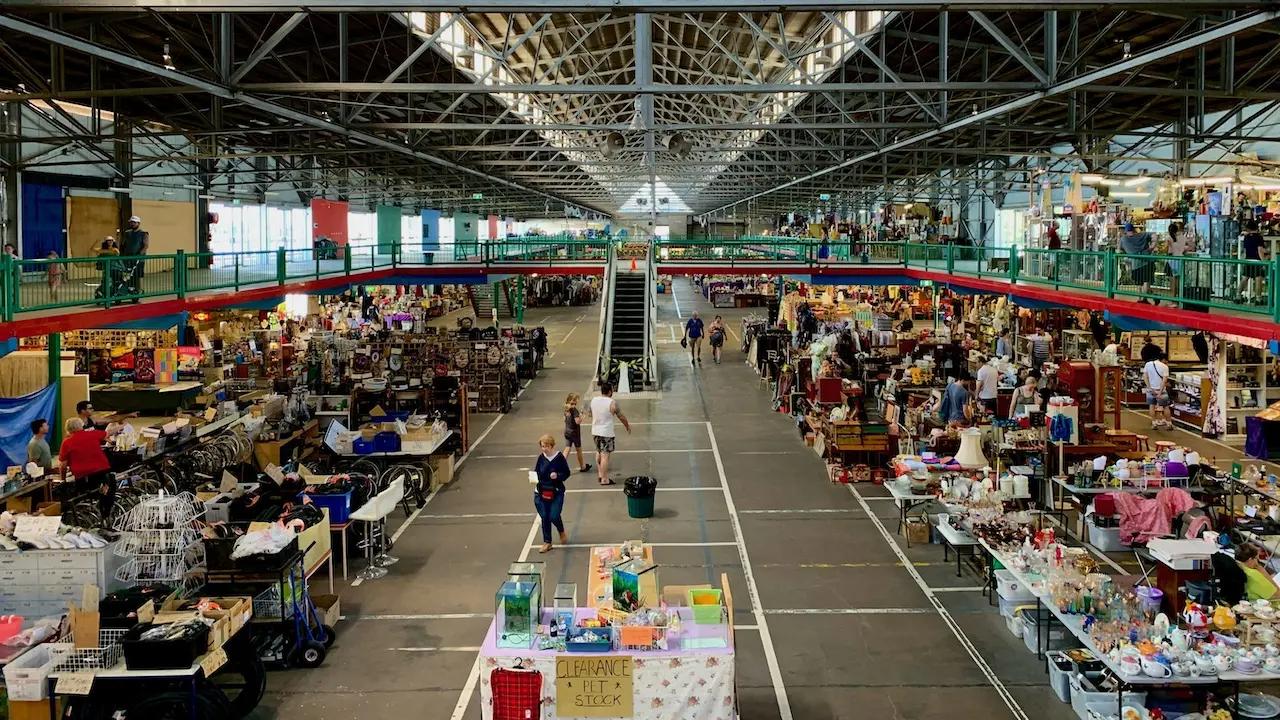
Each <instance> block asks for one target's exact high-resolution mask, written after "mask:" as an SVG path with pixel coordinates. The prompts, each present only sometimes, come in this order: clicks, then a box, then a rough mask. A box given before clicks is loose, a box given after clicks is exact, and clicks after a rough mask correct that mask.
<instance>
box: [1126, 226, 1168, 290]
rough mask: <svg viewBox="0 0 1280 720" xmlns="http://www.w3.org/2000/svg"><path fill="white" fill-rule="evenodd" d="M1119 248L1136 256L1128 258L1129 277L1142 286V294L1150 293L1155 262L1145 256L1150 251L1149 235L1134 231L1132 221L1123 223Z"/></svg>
mask: <svg viewBox="0 0 1280 720" xmlns="http://www.w3.org/2000/svg"><path fill="white" fill-rule="evenodd" d="M1120 250H1121V252H1123V253H1125V254H1127V255H1137V256H1138V257H1136V258H1132V259H1130V260H1129V277H1130V279H1131V280H1132V281H1133V282H1134V283H1135V284H1137V285H1141V286H1142V294H1143V295H1144V296H1145V295H1150V294H1151V281H1152V280H1154V279H1155V264H1154V263H1153V262H1152V260H1151V258H1150V257H1147V255H1149V254H1150V253H1151V235H1150V234H1149V233H1140V232H1136V231H1135V230H1134V229H1133V223H1125V226H1124V234H1123V235H1121V236H1120ZM1138 302H1141V303H1148V304H1150V302H1151V301H1150V300H1148V299H1147V298H1146V297H1143V298H1141V299H1139V300H1138ZM1156 304H1157V305H1158V304H1159V302H1157V303H1156Z"/></svg>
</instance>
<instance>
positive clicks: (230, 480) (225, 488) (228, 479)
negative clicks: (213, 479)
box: [218, 470, 239, 493]
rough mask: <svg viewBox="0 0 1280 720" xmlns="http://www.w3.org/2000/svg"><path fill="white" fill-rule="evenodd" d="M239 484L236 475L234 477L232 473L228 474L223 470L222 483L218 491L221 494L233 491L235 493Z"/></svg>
mask: <svg viewBox="0 0 1280 720" xmlns="http://www.w3.org/2000/svg"><path fill="white" fill-rule="evenodd" d="M238 482H239V481H238V480H236V476H235V475H232V474H231V473H229V472H227V471H226V470H223V471H222V481H221V482H220V483H219V484H218V491H219V492H224V493H229V492H232V491H234V490H235V489H236V486H237V483H238Z"/></svg>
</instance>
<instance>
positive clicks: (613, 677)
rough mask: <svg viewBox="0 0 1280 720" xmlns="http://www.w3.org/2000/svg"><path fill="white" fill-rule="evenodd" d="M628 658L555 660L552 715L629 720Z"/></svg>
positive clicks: (630, 696)
mask: <svg viewBox="0 0 1280 720" xmlns="http://www.w3.org/2000/svg"><path fill="white" fill-rule="evenodd" d="M632 693H633V686H632V684H631V658H630V657H607V656H599V655H597V656H574V655H559V656H557V657H556V715H559V716H560V717H572V718H583V717H602V718H603V717H607V718H629V717H631V714H632V703H631V700H632Z"/></svg>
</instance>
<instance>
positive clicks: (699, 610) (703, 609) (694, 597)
mask: <svg viewBox="0 0 1280 720" xmlns="http://www.w3.org/2000/svg"><path fill="white" fill-rule="evenodd" d="M720 595H721V592H720V591H719V590H715V589H706V588H703V589H700V590H689V591H688V597H689V609H690V610H692V611H693V622H694V623H695V624H697V625H719V624H720V623H721V622H723V621H724V612H723V608H724V605H723V604H722V603H721V600H720Z"/></svg>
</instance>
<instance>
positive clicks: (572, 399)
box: [564, 393, 591, 472]
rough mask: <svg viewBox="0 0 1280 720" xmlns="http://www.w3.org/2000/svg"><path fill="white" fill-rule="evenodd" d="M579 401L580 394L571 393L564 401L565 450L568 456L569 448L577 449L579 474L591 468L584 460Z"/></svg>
mask: <svg viewBox="0 0 1280 720" xmlns="http://www.w3.org/2000/svg"><path fill="white" fill-rule="evenodd" d="M578 400H579V397H578V393H569V397H567V398H565V399H564V444H565V446H564V449H565V455H566V456H567V455H568V453H569V448H576V449H577V451H578V472H586V471H588V470H590V469H591V466H590V465H588V464H586V463H584V462H583V458H582V411H580V410H578Z"/></svg>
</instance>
